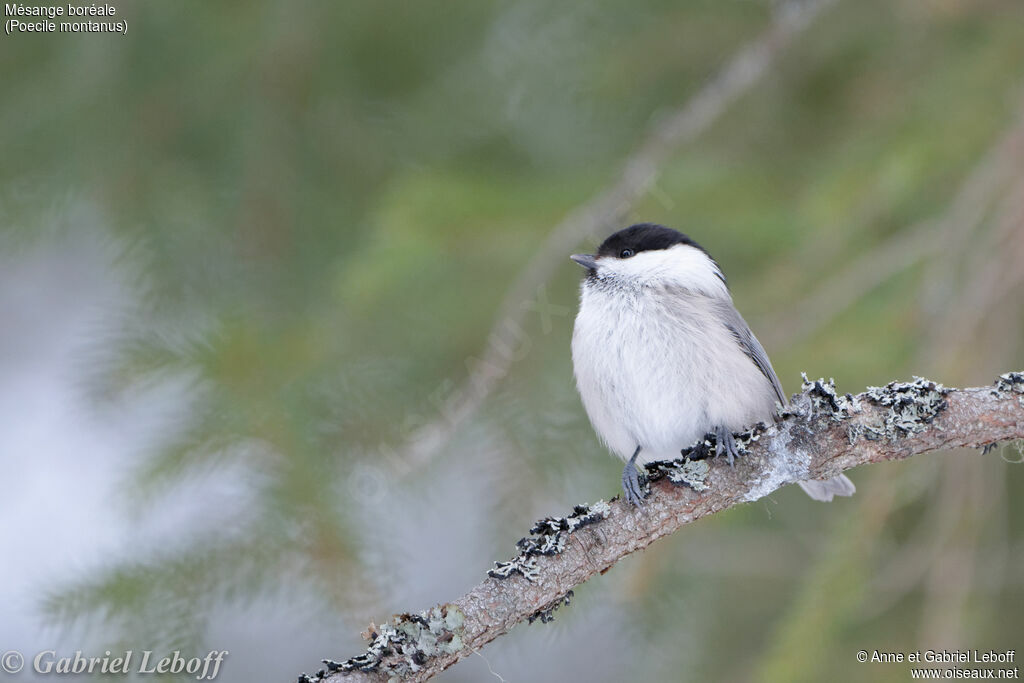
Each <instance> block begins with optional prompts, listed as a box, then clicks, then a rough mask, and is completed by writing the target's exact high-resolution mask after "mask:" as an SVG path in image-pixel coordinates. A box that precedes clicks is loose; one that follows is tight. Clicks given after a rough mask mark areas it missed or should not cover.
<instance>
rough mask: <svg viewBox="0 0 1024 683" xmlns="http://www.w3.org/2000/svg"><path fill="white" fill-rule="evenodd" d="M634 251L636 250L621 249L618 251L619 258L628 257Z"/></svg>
mask: <svg viewBox="0 0 1024 683" xmlns="http://www.w3.org/2000/svg"><path fill="white" fill-rule="evenodd" d="M635 253H636V252H635V251H633V250H632V249H623V250H622V251H620V252H619V258H629V257H630V256H632V255H633V254H635Z"/></svg>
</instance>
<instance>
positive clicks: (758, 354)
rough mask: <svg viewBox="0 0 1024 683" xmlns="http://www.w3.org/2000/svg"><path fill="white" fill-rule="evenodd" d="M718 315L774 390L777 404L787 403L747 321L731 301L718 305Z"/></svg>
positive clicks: (784, 394)
mask: <svg viewBox="0 0 1024 683" xmlns="http://www.w3.org/2000/svg"><path fill="white" fill-rule="evenodd" d="M719 313H720V315H721V316H722V320H723V321H724V322H725V326H726V327H727V328H729V331H730V332H732V334H733V336H734V337H736V341H737V342H739V345H740V348H742V349H743V353H745V354H747V356H749V357H750V360H752V361H754V365H756V366H757V368H758V369H759V370H760V371H761V373H762V374H763V375H764V376H765V377H767V378H768V381H769V382H771V383H772V388H773V389H775V396H776V398H778V399H779V403H781V404H782V405H786V404H787V403H789V401H788V400H787V399H786V393H785V392H784V391H783V390H782V383H781V382H779V377H778V375H776V374H775V369H774V368H773V367H772V362H771V361H770V360H768V354H767V353H765V350H764V347H763V346H761V342H759V341H757V337H755V336H754V333H753V332H751V331H750V326H749V325H747V321H746V320H744V319H743V316H741V315H740V312H739V311H737V310H736V307H735V306H733V305H732V302H731V301H721V302H720V303H719Z"/></svg>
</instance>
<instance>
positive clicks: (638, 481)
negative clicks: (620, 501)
mask: <svg viewBox="0 0 1024 683" xmlns="http://www.w3.org/2000/svg"><path fill="white" fill-rule="evenodd" d="M646 484H647V477H645V476H643V477H642V476H641V475H640V473H639V472H638V471H637V468H636V465H635V464H633V461H632V460H631V461H630V462H628V463H626V467H625V468H624V469H623V470H622V490H623V492H624V493H625V496H626V500H627V501H628V502H630V503H632V504H633V505H635V506H637V507H641V506H642V505H643V502H644V497H645V496H646V491H645V489H646Z"/></svg>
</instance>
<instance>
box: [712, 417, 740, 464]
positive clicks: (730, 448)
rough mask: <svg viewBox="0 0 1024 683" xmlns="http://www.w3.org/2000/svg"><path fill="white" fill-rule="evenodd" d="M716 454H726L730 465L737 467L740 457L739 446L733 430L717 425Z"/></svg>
mask: <svg viewBox="0 0 1024 683" xmlns="http://www.w3.org/2000/svg"><path fill="white" fill-rule="evenodd" d="M715 455H716V456H722V455H725V457H726V459H727V460H728V462H729V467H735V466H736V458H738V457H740V451H739V448H737V447H736V439H735V438H733V435H732V432H730V431H729V430H728V429H726V428H725V427H717V428H716V429H715Z"/></svg>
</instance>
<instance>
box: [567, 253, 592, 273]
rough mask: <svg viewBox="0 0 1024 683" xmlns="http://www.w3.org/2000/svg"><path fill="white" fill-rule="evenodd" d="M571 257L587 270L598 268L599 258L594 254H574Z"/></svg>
mask: <svg viewBox="0 0 1024 683" xmlns="http://www.w3.org/2000/svg"><path fill="white" fill-rule="evenodd" d="M569 258H571V259H572V260H573V261H575V262H576V263H578V264H580V265H581V266H583V267H584V268H586V269H587V270H597V259H596V258H595V257H594V255H593V254H573V255H572V256H570V257H569Z"/></svg>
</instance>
